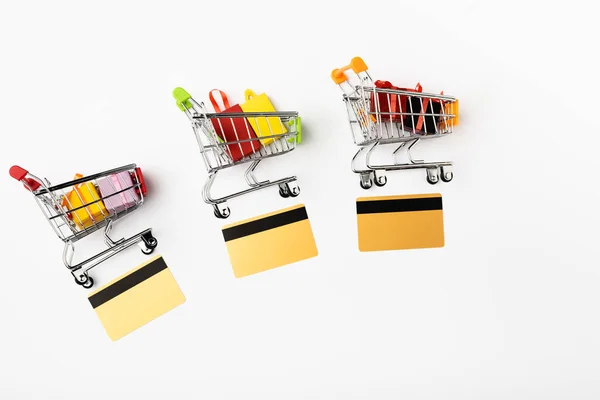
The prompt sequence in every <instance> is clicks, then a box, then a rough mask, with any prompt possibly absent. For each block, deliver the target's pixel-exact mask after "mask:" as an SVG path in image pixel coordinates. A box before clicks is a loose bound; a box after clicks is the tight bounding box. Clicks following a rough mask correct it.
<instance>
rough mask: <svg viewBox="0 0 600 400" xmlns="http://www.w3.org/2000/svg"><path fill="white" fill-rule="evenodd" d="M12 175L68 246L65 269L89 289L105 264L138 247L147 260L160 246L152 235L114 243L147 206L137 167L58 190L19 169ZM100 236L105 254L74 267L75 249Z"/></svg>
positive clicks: (147, 232) (80, 178)
mask: <svg viewBox="0 0 600 400" xmlns="http://www.w3.org/2000/svg"><path fill="white" fill-rule="evenodd" d="M9 173H10V175H11V176H12V177H13V178H14V179H16V180H18V181H20V182H21V183H22V184H23V186H25V188H26V189H27V190H29V191H30V192H31V194H32V195H33V197H34V199H35V201H36V202H37V204H38V205H39V207H40V209H41V210H42V213H43V214H44V216H45V218H46V219H47V220H48V222H49V223H50V226H51V227H52V228H53V229H54V232H55V233H56V234H57V236H58V237H59V238H60V239H61V240H62V241H63V242H64V245H65V247H64V251H63V263H64V264H65V266H66V267H67V268H68V269H69V270H70V271H71V274H72V275H73V277H74V278H75V282H76V283H77V284H79V285H81V286H83V287H84V288H86V289H89V288H91V287H92V286H93V285H94V280H93V278H92V277H91V276H90V275H89V271H90V270H91V269H92V268H94V267H95V266H97V265H98V264H100V263H102V262H103V261H105V260H107V259H109V258H110V257H112V256H114V255H116V254H118V253H120V252H121V251H123V250H125V249H126V248H128V247H131V246H133V245H135V244H138V245H139V246H140V247H141V250H142V252H143V253H144V254H151V253H152V252H153V251H154V249H155V248H156V246H158V241H157V240H156V238H155V237H154V236H153V235H152V230H151V229H146V230H144V231H142V232H139V233H137V234H135V235H133V236H131V237H129V238H121V239H118V240H113V239H112V238H111V237H110V231H111V229H112V227H113V224H114V223H115V222H116V221H117V220H119V219H122V218H123V217H125V216H126V215H128V214H130V213H132V212H133V211H135V210H137V209H138V208H139V207H140V206H141V205H142V204H143V202H144V197H145V196H146V185H145V183H144V178H143V175H142V171H141V169H140V168H138V167H137V166H136V165H135V164H130V165H126V166H123V167H120V168H115V169H111V170H108V171H104V172H101V173H98V174H94V175H90V176H86V177H84V176H81V175H77V176H76V179H75V180H73V181H70V182H65V183H62V184H59V185H54V186H53V185H52V184H51V183H50V181H48V179H46V178H44V179H40V178H38V177H37V176H35V175H33V174H31V173H29V172H28V171H27V170H25V169H23V168H21V167H19V166H13V167H12V168H10V171H9ZM99 230H103V231H104V242H105V244H106V246H107V248H106V249H105V250H103V251H101V252H99V253H97V254H94V255H92V256H91V257H89V258H87V259H85V260H83V261H80V262H74V261H73V257H74V254H75V243H76V242H77V241H79V240H81V239H83V238H85V237H86V236H88V235H90V234H91V233H93V232H96V231H99Z"/></svg>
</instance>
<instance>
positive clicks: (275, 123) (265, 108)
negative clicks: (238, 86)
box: [240, 89, 287, 146]
mask: <svg viewBox="0 0 600 400" xmlns="http://www.w3.org/2000/svg"><path fill="white" fill-rule="evenodd" d="M244 95H245V97H246V102H245V103H244V104H240V107H241V108H242V111H244V112H275V107H273V104H271V101H270V100H269V98H268V97H267V95H266V94H265V93H262V94H259V95H257V94H256V93H254V92H253V91H252V90H250V89H246V92H245V93H244ZM248 122H250V125H252V128H253V129H254V132H255V133H256V136H258V137H264V136H273V135H283V134H285V133H287V129H285V127H284V126H283V124H282V123H281V119H279V118H278V117H248ZM276 139H278V138H268V139H263V140H261V141H260V142H261V143H262V145H263V146H266V145H268V144H270V143H273V141H274V140H276Z"/></svg>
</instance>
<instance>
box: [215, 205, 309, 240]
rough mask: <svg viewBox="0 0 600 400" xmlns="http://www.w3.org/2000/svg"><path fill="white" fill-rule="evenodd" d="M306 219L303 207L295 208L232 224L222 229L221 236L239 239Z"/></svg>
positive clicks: (226, 238)
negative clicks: (235, 224)
mask: <svg viewBox="0 0 600 400" xmlns="http://www.w3.org/2000/svg"><path fill="white" fill-rule="evenodd" d="M305 219H308V214H307V213H306V208H305V207H300V208H296V209H294V210H290V211H286V212H283V213H281V214H275V215H271V216H269V217H266V218H261V219H257V220H256V221H251V222H246V223H245V224H242V225H238V226H232V227H231V228H226V229H223V238H224V239H225V241H226V242H228V241H230V240H234V239H239V238H241V237H244V236H249V235H254V234H255V233H259V232H263V231H268V230H269V229H274V228H278V227H280V226H284V225H288V224H293V223H294V222H298V221H302V220H305Z"/></svg>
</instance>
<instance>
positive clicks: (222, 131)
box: [208, 89, 260, 161]
mask: <svg viewBox="0 0 600 400" xmlns="http://www.w3.org/2000/svg"><path fill="white" fill-rule="evenodd" d="M214 91H217V92H219V94H220V95H221V99H222V101H223V105H224V109H223V110H221V107H219V105H218V104H217V102H216V100H215V98H214V96H213V92H214ZM208 97H209V98H210V102H211V103H212V105H213V107H214V108H215V111H216V112H217V113H218V114H219V117H217V118H213V119H212V124H213V127H214V128H215V132H216V134H217V136H219V138H221V140H223V141H224V142H235V141H238V140H247V139H257V137H256V134H255V133H254V129H252V125H250V124H249V123H248V120H247V119H246V118H243V117H235V118H227V117H221V115H223V114H228V113H243V112H244V111H243V110H242V108H241V107H240V105H239V104H236V105H234V106H231V105H229V100H228V99H227V95H226V94H225V93H223V92H222V91H221V90H218V89H213V90H211V91H210V93H209V95H208ZM259 149H260V142H259V141H258V140H249V141H247V142H241V143H232V144H228V145H227V154H228V155H229V156H230V157H231V159H232V160H233V161H238V160H240V159H242V158H244V157H246V156H248V155H250V154H252V153H254V152H256V151H258V150H259Z"/></svg>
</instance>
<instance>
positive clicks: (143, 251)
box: [142, 247, 154, 255]
mask: <svg viewBox="0 0 600 400" xmlns="http://www.w3.org/2000/svg"><path fill="white" fill-rule="evenodd" d="M142 253H144V254H145V255H150V254H152V253H154V247H146V248H145V249H142Z"/></svg>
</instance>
